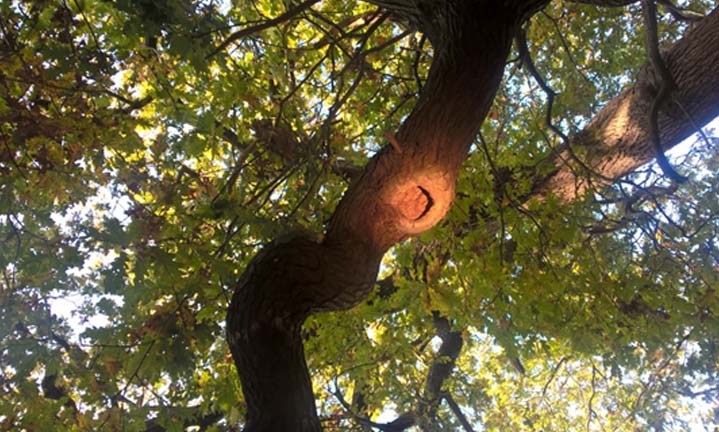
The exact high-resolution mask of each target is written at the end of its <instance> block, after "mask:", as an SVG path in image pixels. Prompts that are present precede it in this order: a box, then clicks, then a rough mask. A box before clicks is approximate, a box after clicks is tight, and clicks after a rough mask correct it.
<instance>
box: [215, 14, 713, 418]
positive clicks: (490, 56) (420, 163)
mask: <svg viewBox="0 0 719 432" xmlns="http://www.w3.org/2000/svg"><path fill="white" fill-rule="evenodd" d="M377 3H382V2H377ZM384 3H392V4H394V5H399V6H402V7H406V6H407V4H414V3H415V2H404V1H400V0H393V1H391V2H384ZM438 3H440V4H441V6H433V7H432V8H431V10H430V11H422V10H418V11H415V12H416V14H415V15H414V16H415V19H414V20H415V22H417V23H418V25H419V26H420V30H422V31H426V32H427V34H429V35H431V36H430V39H431V41H432V43H433V49H434V61H433V64H432V67H431V69H430V73H429V76H428V80H427V84H426V86H425V87H424V89H423V93H422V96H421V97H420V100H419V101H418V103H417V105H416V106H415V108H414V110H413V111H412V113H411V114H410V116H409V117H408V118H407V120H406V121H405V122H404V123H403V125H402V127H401V128H400V130H399V131H398V133H397V134H396V138H392V141H394V143H393V145H392V146H387V147H385V148H384V149H383V150H381V151H380V152H378V154H377V155H376V156H375V157H373V158H372V159H371V160H370V162H369V163H368V165H367V166H366V167H365V169H364V171H363V173H362V174H361V175H360V176H359V177H358V178H357V179H356V180H355V181H354V182H353V183H352V184H351V186H350V187H349V189H348V190H347V192H346V193H345V195H344V197H343V198H342V200H341V202H340V203H339V205H338V207H337V209H336V211H335V214H334V216H333V218H332V221H331V222H330V225H329V227H328V229H327V232H326V234H325V236H324V238H323V239H322V240H316V239H311V238H309V237H308V236H304V235H298V236H294V237H288V238H284V239H279V240H277V241H275V242H273V243H272V244H270V245H269V246H268V247H266V248H265V249H264V250H263V251H262V252H261V253H260V254H258V255H257V256H256V257H255V258H254V259H253V260H252V261H251V262H250V264H249V266H248V268H247V269H246V270H245V272H244V273H243V275H242V277H241V279H240V281H239V283H238V286H237V288H236V290H235V293H234V295H233V297H232V301H231V303H230V306H229V310H228V318H227V337H228V342H229V345H230V350H231V352H232V356H233V359H234V361H235V364H236V366H237V370H238V373H239V375H240V379H241V381H242V386H243V392H244V395H245V401H246V403H247V423H246V425H245V431H247V432H268V431H278V432H279V431H283V432H286V431H301V432H304V431H320V430H321V426H320V423H319V420H318V418H317V414H316V412H315V402H314V396H313V393H312V383H311V379H310V376H309V373H308V370H307V365H306V364H305V359H304V353H303V347H302V341H301V337H300V328H301V325H302V323H303V322H304V320H305V319H306V318H307V317H308V316H309V315H310V314H313V313H316V312H320V311H327V310H341V309H346V308H349V307H352V306H353V305H355V304H357V303H358V302H359V301H361V300H363V299H364V298H365V297H366V296H367V294H368V293H369V291H370V289H371V288H372V286H373V285H374V282H375V279H376V275H377V270H378V267H379V263H380V261H381V258H382V255H383V254H384V253H385V251H386V250H387V249H388V248H389V247H391V246H392V245H394V244H395V243H397V242H399V241H401V240H403V239H405V238H407V237H410V236H413V235H417V234H420V233H422V232H424V231H426V230H428V229H429V228H431V227H432V226H434V225H435V224H436V223H437V222H438V221H439V220H441V219H442V218H443V217H444V215H445V214H446V212H447V211H448V210H449V208H450V206H451V203H452V200H453V197H454V188H455V181H456V178H457V176H458V174H459V170H460V166H461V164H462V161H463V160H464V159H465V158H466V155H467V151H468V149H469V147H470V145H471V144H472V142H473V140H474V139H475V137H476V134H477V132H478V130H479V127H480V125H481V124H482V121H483V120H484V118H485V116H486V114H487V112H488V110H489V108H490V106H491V103H492V100H493V98H494V95H495V92H496V90H497V88H498V86H499V83H500V80H501V76H502V71H503V68H504V63H505V59H506V58H507V55H508V53H509V51H510V47H511V43H512V39H513V36H514V34H515V32H516V30H517V29H518V28H519V25H521V23H522V21H523V20H524V19H525V18H526V17H527V16H528V15H529V14H530V13H531V12H533V11H534V10H536V9H537V8H538V7H540V6H542V5H543V4H545V3H546V1H524V2H522V1H509V2H502V3H501V5H498V4H499V2H495V1H470V0H457V1H446V2H438ZM417 4H424V2H421V1H420V2H417ZM399 6H398V7H399ZM398 10H399V9H398ZM427 13H431V14H433V15H432V16H427V15H423V14H427ZM716 15H717V14H716V12H715V13H713V14H712V16H711V17H710V18H708V19H707V20H705V22H702V23H700V24H699V27H698V28H697V29H695V30H694V31H693V32H691V33H690V34H689V35H688V36H687V37H686V38H685V39H684V40H683V41H682V42H680V43H679V44H677V46H678V47H679V48H677V47H675V48H674V49H672V51H670V53H669V54H668V56H667V59H666V62H667V64H668V66H669V67H670V69H671V70H672V73H673V74H674V78H675V80H676V81H677V84H678V85H679V90H678V93H677V100H678V101H679V103H680V104H681V105H682V107H683V109H684V110H687V111H688V112H689V113H691V115H692V116H693V118H694V119H695V120H696V121H697V122H702V121H706V120H707V119H708V118H711V116H712V115H717V107H716V106H712V104H713V103H714V102H715V101H716V100H717V99H718V97H717V96H719V88H717V79H716V76H719V71H717V64H719V62H717V61H716V57H717V55H716V53H715V52H712V51H719V50H716V49H715V47H716V46H719V42H717V40H716V38H717V34H718V33H719V32H717V26H716V20H717V16H716ZM417 16H419V17H421V19H419V20H417V19H416V17H417ZM422 26H425V27H424V28H422ZM712 33H713V34H712ZM712 44H713V45H712ZM702 49H704V50H705V51H704V52H701V50H702ZM712 59H713V60H712ZM642 80H646V79H645V78H642V77H640V78H639V81H638V82H639V83H640V84H637V85H638V87H635V89H634V90H630V91H628V92H625V93H623V94H622V95H621V96H619V97H618V98H617V100H615V101H612V102H610V103H609V104H607V106H606V107H605V109H604V110H602V112H600V114H599V115H598V116H597V118H596V119H595V120H593V121H592V122H591V123H590V125H589V126H588V128H587V130H586V131H585V132H583V133H582V134H579V135H577V136H576V137H574V139H573V140H572V145H574V146H582V147H583V148H586V155H587V156H585V157H586V161H585V163H588V164H589V166H591V167H592V168H593V169H596V170H598V171H600V172H602V173H603V175H606V176H608V177H609V176H611V177H612V178H615V177H617V176H619V175H623V174H626V173H627V172H629V171H631V170H632V169H634V168H635V167H637V166H638V165H641V164H642V163H644V162H646V161H648V160H650V159H651V158H652V157H653V153H652V148H651V146H650V145H649V144H648V143H647V142H646V133H645V131H643V129H642V128H643V127H644V124H645V121H646V107H647V106H648V103H650V99H649V102H647V100H648V98H649V96H648V94H650V93H647V92H649V90H648V87H647V85H646V84H641V83H642V82H643V81H642ZM686 80H690V81H692V82H685V81H686ZM707 87H709V88H708V89H707ZM663 112H666V114H663V115H662V116H661V117H660V130H661V133H662V140H663V142H664V143H665V144H666V145H671V144H674V143H676V142H677V140H679V139H681V137H685V136H686V135H688V134H689V133H691V132H692V129H693V128H692V126H690V125H686V124H690V122H688V121H686V120H684V119H685V117H683V116H681V115H679V114H676V111H674V112H673V111H671V109H667V110H665V111H663ZM672 113H674V114H672ZM568 151H569V149H561V150H560V151H558V152H557V153H556V156H557V157H555V158H552V159H551V160H550V161H548V162H546V163H551V164H552V165H550V168H551V169H550V170H545V172H546V171H551V174H550V175H545V176H544V177H543V178H542V180H541V181H540V182H538V187H537V189H536V190H537V191H538V193H545V192H546V191H547V190H550V189H551V190H553V191H555V192H557V193H559V194H561V195H565V196H566V197H567V198H571V197H574V196H576V194H577V193H578V192H580V191H581V190H582V187H581V181H582V180H581V178H580V177H577V176H574V174H573V171H572V170H571V169H570V168H569V167H567V166H566V165H565V164H563V163H562V162H561V161H562V160H564V159H569V157H567V154H566V152H568ZM563 152H565V153H563ZM562 156H565V158H564V159H563V158H562ZM577 185H578V186H577Z"/></svg>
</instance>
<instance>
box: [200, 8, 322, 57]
mask: <svg viewBox="0 0 719 432" xmlns="http://www.w3.org/2000/svg"><path fill="white" fill-rule="evenodd" d="M318 1H319V0H306V1H305V2H303V3H300V4H299V5H297V6H296V7H294V8H292V9H290V10H288V11H287V12H285V13H283V14H281V15H279V16H278V17H276V18H272V19H268V20H267V21H264V22H262V23H261V24H257V25H254V26H252V27H245V28H243V29H242V30H238V31H236V32H234V33H232V34H231V35H230V36H228V37H227V39H225V40H224V41H223V42H222V43H221V44H219V45H218V46H217V48H215V49H214V50H212V51H211V52H210V53H209V54H207V56H205V58H210V57H213V56H215V55H216V54H217V53H219V52H220V51H222V50H224V49H225V48H227V46H228V45H229V44H231V43H232V42H234V41H236V40H238V39H242V38H243V37H246V36H249V35H251V34H254V33H257V32H259V31H262V30H265V29H268V28H270V27H274V26H276V25H277V24H280V23H282V22H285V21H288V20H290V19H292V18H294V17H295V16H296V15H297V14H299V13H300V12H303V11H305V10H307V9H309V7H310V6H312V5H313V4H315V3H317V2H318Z"/></svg>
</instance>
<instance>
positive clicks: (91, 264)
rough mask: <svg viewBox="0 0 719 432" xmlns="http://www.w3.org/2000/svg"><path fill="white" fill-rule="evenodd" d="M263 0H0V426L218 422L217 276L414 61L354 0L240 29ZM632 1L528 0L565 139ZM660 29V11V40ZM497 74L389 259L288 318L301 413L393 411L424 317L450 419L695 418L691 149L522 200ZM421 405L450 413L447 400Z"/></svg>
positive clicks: (368, 150) (710, 257)
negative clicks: (473, 131)
mask: <svg viewBox="0 0 719 432" xmlns="http://www.w3.org/2000/svg"><path fill="white" fill-rule="evenodd" d="M683 3H684V6H685V7H686V8H688V9H690V10H691V11H694V12H696V13H706V12H707V11H708V9H709V8H710V7H712V6H713V4H712V3H713V2H710V1H699V0H696V1H687V2H683ZM303 4H304V3H303ZM292 8H298V5H297V4H291V3H290V2H274V1H269V0H257V1H248V0H237V1H233V2H221V3H218V2H215V1H204V2H189V1H187V0H162V1H154V2H153V1H145V0H142V1H129V0H124V1H118V2H106V1H94V0H66V1H65V0H63V1H51V0H44V1H32V2H31V1H9V0H8V1H3V2H2V3H0V25H1V27H0V30H1V31H2V41H1V42H0V47H1V48H0V65H1V66H2V67H1V68H0V84H1V85H0V118H1V119H2V122H0V142H1V143H2V147H1V148H0V172H2V176H1V177H0V203H1V205H0V209H1V214H0V242H1V243H0V267H1V268H2V269H3V278H2V281H0V314H1V316H2V317H3V319H2V321H1V322H0V401H1V402H2V403H0V429H1V430H121V429H122V430H180V429H182V428H183V427H184V426H190V425H196V426H202V427H205V426H208V427H210V428H211V429H212V428H214V429H213V430H219V429H225V428H227V427H229V426H230V425H237V424H239V423H240V422H241V420H242V418H243V413H244V408H243V404H242V402H241V397H242V395H241V391H240V384H239V381H238V379H237V377H236V373H235V370H234V366H233V364H232V361H231V358H230V356H229V353H228V349H227V346H226V344H225V342H224V335H223V327H224V313H225V308H226V306H227V303H228V297H229V296H230V295H231V291H232V289H233V287H234V283H235V281H236V279H237V277H238V275H239V274H240V273H241V271H242V269H243V268H244V266H245V265H246V263H247V262H248V261H249V259H250V258H251V257H252V256H254V255H255V254H256V252H257V251H258V250H259V248H260V247H261V246H262V245H263V244H266V243H267V242H268V241H270V240H271V239H273V238H275V237H276V236H277V235H279V234H282V233H285V232H287V231H289V230H294V229H309V230H313V231H316V232H320V231H321V230H322V227H323V226H324V224H325V223H326V222H327V221H328V218H329V217H330V215H331V214H332V210H333V208H334V206H335V205H336V203H337V202H338V200H339V198H340V196H341V194H342V192H343V191H344V190H345V188H346V186H347V184H348V179H349V178H350V177H351V175H352V173H353V170H354V167H355V166H361V165H362V164H363V163H364V161H366V159H367V157H368V156H370V155H372V154H373V153H374V152H376V151H377V150H378V149H379V148H380V143H381V140H382V137H383V136H384V133H385V131H392V130H396V128H397V127H398V124H399V123H400V121H401V120H402V119H403V118H404V117H405V116H406V115H407V114H408V112H409V110H410V109H411V108H412V105H413V104H414V101H415V100H416V97H417V94H418V91H419V90H420V88H421V86H422V83H423V79H424V77H425V76H426V74H427V70H428V67H429V63H430V60H431V55H432V51H431V47H430V46H429V42H427V41H425V40H424V39H423V38H422V36H421V35H420V34H416V33H413V32H412V31H411V30H410V29H408V28H407V27H406V26H405V25H404V24H403V23H401V22H399V21H397V20H395V19H394V18H393V17H391V16H388V15H386V14H384V13H383V12H382V11H381V10H378V9H377V8H376V7H375V6H372V5H370V4H369V3H363V2H357V1H339V0H327V1H323V2H321V3H318V4H314V5H312V7H311V9H309V8H305V9H303V10H302V11H300V12H298V13H297V14H296V15H294V16H290V17H288V18H287V19H286V20H283V21H280V22H277V23H275V24H274V25H270V26H267V28H259V26H262V24H263V23H264V22H266V21H267V20H269V19H271V18H272V17H278V16H280V15H282V14H284V13H286V12H287V11H288V10H292ZM660 12H662V10H661V9H660ZM639 16H640V14H639V12H638V6H629V7H626V8H597V7H593V6H588V5H580V4H576V3H569V2H561V1H557V2H553V3H551V5H550V6H548V7H547V8H546V9H545V10H544V11H542V12H540V13H539V14H538V15H537V16H535V17H534V18H533V20H532V21H531V25H530V26H529V31H528V39H529V41H530V45H531V46H530V50H531V52H532V55H533V58H534V61H535V63H536V64H537V66H538V68H539V69H540V70H541V72H542V73H543V74H544V76H545V78H546V79H547V82H548V83H549V84H550V85H551V86H552V87H553V88H554V90H556V91H557V92H558V93H559V94H560V96H559V97H558V100H557V101H556V103H555V106H554V110H553V118H554V120H555V122H557V124H558V125H560V127H561V128H563V129H564V130H565V131H566V133H572V132H576V131H578V130H579V129H581V127H582V126H583V125H585V124H586V122H587V120H588V119H589V118H591V116H592V115H593V114H594V113H595V112H596V111H597V110H598V108H599V107H600V106H601V105H602V103H603V102H605V101H606V100H608V99H609V98H611V97H612V96H614V95H616V94H617V93H618V92H619V90H620V89H621V87H622V86H623V85H624V84H626V83H627V82H629V81H631V77H632V74H633V73H634V72H636V70H637V69H638V68H639V66H640V65H641V64H642V63H644V59H645V54H644V50H643V47H642V41H641V35H640V32H639V30H638V29H640V28H641V22H640V21H641V20H640V19H639V18H638V17H639ZM253 27H258V28H257V31H248V32H247V34H246V35H245V37H242V38H238V39H236V40H234V42H233V43H231V44H229V45H228V46H226V47H225V49H222V50H220V51H217V50H216V49H215V48H216V47H218V46H220V44H221V43H222V41H224V40H226V38H228V37H229V36H230V35H231V34H232V33H233V32H234V31H237V30H238V29H247V28H250V29H252V28H253ZM685 28H686V24H685V23H684V22H682V21H678V20H675V19H673V18H672V16H670V15H669V14H666V15H665V16H663V20H662V22H661V32H662V36H663V37H664V42H665V43H667V44H670V43H671V42H672V41H674V40H676V39H678V38H679V37H680V36H681V34H682V31H683V30H684V29H685ZM509 62H510V63H509V64H508V66H507V69H506V76H505V79H504V84H503V87H502V89H501V90H500V93H499V94H498V96H497V98H496V101H495V107H494V108H493V110H492V112H491V113H490V116H489V118H488V120H487V121H486V122H485V124H484V126H483V129H482V139H481V140H478V142H477V143H476V146H475V147H474V148H473V150H472V152H471V155H470V158H469V160H468V161H467V163H466V165H465V169H464V174H463V177H462V178H461V180H460V183H459V185H458V188H457V189H458V191H459V192H460V195H459V196H458V198H457V201H456V203H455V207H454V208H453V210H452V211H451V214H450V216H449V218H448V219H447V220H446V222H444V223H443V224H442V225H441V226H440V227H437V228H436V229H434V230H433V231H431V232H430V233H427V234H425V235H423V236H421V237H420V238H417V239H414V240H411V241H407V242H405V243H403V244H401V245H399V246H397V247H396V248H394V249H393V250H392V252H391V253H390V254H388V256H387V257H386V260H385V263H384V265H383V277H385V278H388V279H386V280H387V281H390V280H391V283H392V284H393V285H394V287H393V289H392V290H391V292H390V293H389V294H388V293H387V292H386V291H383V290H382V289H379V288H378V290H377V291H376V292H375V293H374V294H373V295H372V296H371V298H370V299H369V300H368V301H367V302H366V303H364V304H362V305H360V306H358V307H357V308H355V309H353V310H351V311H348V312H343V313H333V314H325V315H320V316H315V317H313V318H311V319H310V321H308V323H307V324H306V329H305V332H306V338H307V341H306V354H307V356H308V363H309V366H310V368H311V370H312V374H313V380H314V383H315V386H316V395H317V397H318V406H319V409H320V413H321V416H322V418H323V420H324V425H325V427H326V428H327V429H328V430H350V429H352V428H355V429H356V430H361V424H360V423H361V422H360V421H358V420H357V418H356V417H367V418H370V419H372V420H373V421H381V419H387V418H388V417H389V418H390V419H391V415H390V414H391V413H392V412H396V413H403V412H406V411H409V410H412V409H413V407H416V406H417V403H418V399H420V398H421V395H422V392H423V390H422V389H423V387H424V385H425V380H426V378H427V373H428V370H429V369H430V367H431V365H432V364H433V362H434V361H435V358H436V352H437V350H438V347H439V345H440V342H441V341H440V340H439V338H437V337H436V336H435V332H436V330H435V329H434V327H433V325H432V322H433V321H432V316H433V313H437V312H439V313H440V314H442V315H443V316H445V317H447V318H448V319H450V320H451V322H452V328H453V329H454V330H456V331H460V332H461V334H462V339H463V342H464V346H463V349H462V352H461V354H460V356H459V358H458V359H457V361H456V370H455V371H454V373H453V374H452V375H451V376H450V377H449V378H448V379H447V380H446V381H445V382H444V384H443V390H445V391H447V392H449V393H450V394H452V395H453V399H454V400H455V401H456V402H457V403H458V404H459V405H460V406H461V407H462V409H463V412H464V414H465V415H466V417H467V418H469V419H470V421H471V422H472V423H473V424H475V425H476V426H477V429H478V430H487V431H489V430H579V429H585V428H586V429H588V430H600V429H601V430H604V429H611V430H664V429H668V430H686V429H689V428H690V427H698V426H697V425H704V427H705V428H709V427H710V426H709V425H710V424H711V423H712V421H716V420H717V416H719V411H717V409H716V408H713V407H712V404H714V406H717V404H719V374H718V372H717V367H718V365H719V351H718V350H717V342H718V340H719V322H718V321H717V319H718V318H717V314H719V299H718V297H717V294H716V289H717V287H718V286H719V280H718V276H717V275H718V274H719V272H717V269H718V268H719V243H718V242H717V238H719V204H718V203H719V201H718V200H717V192H716V188H717V187H719V177H718V175H719V174H718V173H719V169H717V168H718V167H719V159H717V157H718V156H717V153H716V151H715V150H716V146H717V145H719V144H718V143H717V140H716V139H715V138H711V137H710V140H709V142H704V141H701V140H698V142H697V143H695V144H694V145H693V146H692V147H691V150H690V151H687V152H686V154H685V155H684V156H683V157H682V159H681V160H680V161H678V162H680V163H679V164H678V169H679V170H681V171H682V172H691V173H693V174H692V181H691V182H689V184H687V185H683V186H681V187H679V188H676V187H674V186H673V185H672V184H671V183H669V182H667V181H666V180H665V179H663V177H662V176H661V172H660V171H657V170H655V169H654V167H652V166H648V167H645V168H643V169H642V170H641V171H639V172H636V173H633V174H632V175H631V176H629V177H627V178H625V179H622V180H621V181H620V182H618V183H616V184H615V185H613V186H611V187H609V188H605V189H602V190H597V191H594V193H593V194H588V195H587V196H586V197H585V198H584V199H582V200H579V201H577V202H574V203H571V204H567V203H561V202H559V201H558V200H556V199H553V198H552V197H547V198H546V199H544V200H533V201H530V202H528V203H526V204H525V203H523V202H522V197H524V196H526V195H527V193H528V192H530V191H531V187H532V178H531V174H528V173H529V172H530V171H529V170H527V169H526V168H527V167H532V166H534V165H535V164H536V163H537V162H538V161H540V160H542V159H543V158H544V157H546V156H547V155H548V154H549V152H550V151H551V149H552V148H553V147H554V146H556V145H558V140H557V139H556V137H554V136H553V135H552V134H551V132H550V131H549V130H548V129H547V128H546V127H545V125H544V113H545V111H544V110H545V103H546V97H545V95H544V94H543V93H542V92H541V89H540V88H539V87H538V85H537V83H536V82H535V81H534V80H533V79H532V77H531V76H530V75H529V74H528V73H527V72H526V71H525V70H524V69H521V68H520V67H519V65H518V62H517V61H516V60H514V59H512V58H510V59H509ZM710 135H711V133H710ZM505 174H506V175H508V176H509V177H508V178H507V177H506V175H505ZM510 180H511V181H510ZM340 395H343V398H344V399H345V400H346V401H352V400H353V399H354V402H353V403H352V404H353V407H354V408H352V407H350V409H348V407H346V406H343V404H342V402H344V401H343V400H342V397H340ZM360 398H361V399H362V400H363V402H362V403H361V404H358V403H357V400H358V399H360ZM380 416H381V419H380V420H378V418H379V417H380ZM436 416H437V420H436V421H437V424H439V425H441V426H442V427H444V430H452V429H459V428H460V425H459V423H458V422H459V420H458V417H457V416H456V414H455V413H453V412H452V410H451V407H450V406H449V405H448V404H441V405H440V406H439V407H438V412H437V413H436ZM687 422H691V423H687ZM152 428H155V429H152Z"/></svg>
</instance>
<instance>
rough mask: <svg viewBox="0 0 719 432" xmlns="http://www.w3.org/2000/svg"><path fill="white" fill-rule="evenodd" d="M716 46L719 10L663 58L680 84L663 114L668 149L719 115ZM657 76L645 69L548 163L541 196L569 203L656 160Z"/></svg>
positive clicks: (661, 130)
mask: <svg viewBox="0 0 719 432" xmlns="http://www.w3.org/2000/svg"><path fill="white" fill-rule="evenodd" d="M717 47H719V9H715V10H714V11H712V13H711V14H709V16H707V17H706V18H705V19H704V20H702V21H701V22H700V23H699V24H698V25H697V26H696V27H695V28H693V29H692V30H690V31H688V32H687V34H686V35H685V36H684V37H683V38H682V40H680V41H679V42H677V43H676V44H674V45H673V46H672V47H671V49H669V51H667V52H666V53H665V54H664V61H665V63H666V65H667V67H668V68H669V71H670V72H671V74H672V77H673V79H674V82H675V83H676V89H675V90H674V92H673V93H672V94H671V95H670V97H669V100H668V101H667V103H666V104H664V105H663V106H662V107H660V111H659V117H658V121H659V134H660V136H661V142H662V145H663V147H664V149H669V148H671V147H673V146H675V145H677V144H679V143H680V142H682V141H683V140H684V139H686V138H687V137H689V136H690V135H692V134H693V133H696V132H697V127H698V126H701V125H704V124H706V123H707V122H709V121H710V120H712V119H714V118H715V117H717V116H719V49H717ZM653 76H654V73H653V71H652V70H651V67H650V66H645V67H644V68H642V70H641V71H640V73H639V74H638V76H637V78H636V80H635V83H634V84H633V85H632V86H631V87H629V88H627V89H626V90H624V91H623V92H622V93H621V94H620V95H619V96H617V97H615V98H614V99H612V100H611V101H609V102H608V103H607V104H606V105H605V106H604V108H602V110H601V111H600V112H599V113H598V114H597V115H596V116H595V117H594V118H593V119H592V121H591V122H590V123H589V124H588V125H587V127H586V128H585V129H584V130H582V132H580V133H579V134H577V135H576V136H574V137H572V138H571V139H570V146H569V148H566V147H565V148H563V149H561V150H560V151H559V152H557V157H556V158H554V159H552V160H550V161H548V163H550V164H552V165H554V166H555V167H556V168H555V169H554V170H553V171H552V174H551V175H550V176H548V177H545V178H544V179H543V180H541V182H540V185H541V186H540V188H539V189H540V190H541V191H542V192H546V191H551V192H552V193H554V194H556V195H559V196H561V197H564V198H565V199H568V200H570V199H573V198H574V197H575V196H577V195H580V194H582V193H583V192H584V191H585V190H586V189H587V188H588V187H589V186H590V183H589V182H590V181H595V182H597V181H598V182H599V183H600V184H601V183H604V184H606V183H607V182H608V181H610V180H614V179H618V178H619V177H621V176H623V175H625V174H627V173H630V172H632V171H633V170H634V169H636V168H638V167H640V166H642V165H644V164H646V163H647V162H649V161H651V160H652V159H654V158H655V156H656V152H655V151H654V149H653V148H652V144H651V143H650V141H649V136H648V127H647V125H648V121H649V116H648V113H649V109H650V106H651V104H652V102H653V100H654V97H655V94H656V86H655V84H654V78H653ZM570 152H573V153H574V156H576V157H577V158H578V159H580V160H581V161H582V164H583V165H584V166H582V164H578V163H577V162H576V161H575V160H574V158H573V156H572V154H571V153H570ZM587 168H588V169H589V170H590V171H591V173H588V172H587ZM592 174H599V176H597V175H592ZM600 177H604V180H602V179H601V178H600Z"/></svg>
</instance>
